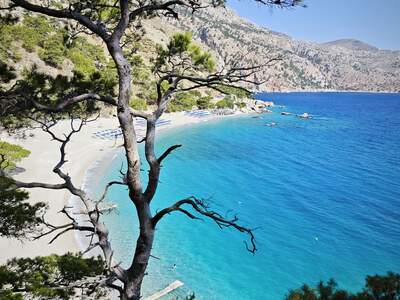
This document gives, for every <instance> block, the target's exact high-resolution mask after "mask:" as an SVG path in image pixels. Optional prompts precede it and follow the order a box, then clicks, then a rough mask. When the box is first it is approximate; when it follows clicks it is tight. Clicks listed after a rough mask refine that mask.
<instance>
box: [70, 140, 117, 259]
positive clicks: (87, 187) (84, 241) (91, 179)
mask: <svg viewBox="0 0 400 300" xmlns="http://www.w3.org/2000/svg"><path fill="white" fill-rule="evenodd" d="M119 151H120V148H114V149H112V150H110V151H107V152H106V153H104V155H102V156H101V157H100V158H99V159H97V160H96V161H95V162H94V163H93V164H92V165H91V166H90V167H89V168H88V169H87V170H86V171H85V174H84V176H83V180H82V184H81V189H82V190H84V191H85V192H86V193H87V195H88V196H89V197H90V198H92V199H95V197H96V195H95V191H94V190H93V187H95V186H97V183H98V180H100V179H101V176H103V175H104V171H105V170H106V169H107V168H108V166H109V164H111V162H112V161H113V160H114V159H115V158H116V157H117V156H118V152H119ZM68 206H69V207H71V209H70V211H71V212H72V213H73V215H74V218H75V219H76V220H77V221H78V224H79V225H86V226H87V225H88V223H89V219H88V217H87V214H86V213H82V212H84V211H86V208H85V206H84V204H83V202H82V200H81V199H80V198H79V197H77V196H72V197H71V198H70V199H69V201H68ZM75 241H76V243H77V245H78V248H79V249H80V251H85V250H86V249H87V248H88V246H89V243H90V238H89V237H88V236H87V235H86V234H85V233H84V232H81V231H76V232H75ZM94 242H96V240H94ZM89 253H90V255H99V254H100V252H99V251H96V250H92V251H90V252H89Z"/></svg>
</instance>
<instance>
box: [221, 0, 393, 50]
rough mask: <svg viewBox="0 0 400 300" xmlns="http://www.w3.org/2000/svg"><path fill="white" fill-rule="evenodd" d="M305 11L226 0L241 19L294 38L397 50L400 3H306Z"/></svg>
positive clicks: (310, 0) (311, 0) (317, 0)
mask: <svg viewBox="0 0 400 300" xmlns="http://www.w3.org/2000/svg"><path fill="white" fill-rule="evenodd" d="M305 4H307V8H296V9H290V10H287V9H285V10H282V9H271V8H267V7H263V6H262V5H260V4H256V3H255V1H253V0H241V1H239V0H228V6H229V7H231V8H233V9H234V10H235V11H236V12H237V13H239V15H241V16H242V17H244V18H246V19H248V20H250V21H252V22H253V23H256V24H258V25H261V26H264V27H266V28H269V29H272V30H274V31H278V32H282V33H285V34H287V35H289V36H291V37H293V38H295V39H299V40H305V41H312V42H329V41H333V40H338V39H343V38H354V39H358V40H361V41H363V42H366V43H368V44H371V45H373V46H376V47H378V48H381V49H390V50H400V0H305Z"/></svg>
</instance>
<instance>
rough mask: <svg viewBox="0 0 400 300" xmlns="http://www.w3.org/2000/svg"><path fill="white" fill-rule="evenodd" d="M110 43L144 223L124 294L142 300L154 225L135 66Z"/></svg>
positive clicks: (130, 171) (132, 185)
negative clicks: (137, 122)
mask: <svg viewBox="0 0 400 300" xmlns="http://www.w3.org/2000/svg"><path fill="white" fill-rule="evenodd" d="M107 46H108V49H109V51H110V53H111V55H112V57H113V59H114V61H115V63H116V65H117V69H118V75H119V76H118V77H119V95H118V120H119V123H120V125H121V129H122V134H123V137H124V148H125V152H126V153H125V155H126V159H127V185H128V188H129V196H130V199H131V201H132V202H133V203H134V205H135V207H136V211H137V217H138V220H139V224H140V232H139V237H138V239H137V242H136V249H135V254H134V257H133V261H132V263H131V266H130V267H129V269H127V270H126V278H125V281H124V285H123V289H122V292H121V295H120V298H121V299H123V300H139V299H140V297H141V286H142V282H143V278H144V275H145V272H146V268H147V265H148V262H149V258H150V254H151V249H152V247H153V241H154V227H153V223H152V215H151V211H150V205H149V203H148V202H147V201H146V200H145V197H144V195H143V192H142V183H141V179H140V164H141V163H140V157H139V151H138V144H137V139H136V132H135V128H134V123H133V121H134V119H133V115H132V113H131V110H130V109H129V102H130V98H131V95H132V78H131V66H130V64H129V62H128V61H127V59H126V58H125V57H124V55H123V51H122V49H121V47H120V45H119V42H118V40H115V41H111V42H110V43H108V45H107ZM146 146H147V145H146ZM152 146H153V145H152Z"/></svg>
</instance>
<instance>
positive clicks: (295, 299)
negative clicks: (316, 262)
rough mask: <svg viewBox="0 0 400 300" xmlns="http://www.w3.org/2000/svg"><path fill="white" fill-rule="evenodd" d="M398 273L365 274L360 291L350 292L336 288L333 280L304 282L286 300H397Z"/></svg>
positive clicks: (399, 297) (398, 291) (399, 282)
mask: <svg viewBox="0 0 400 300" xmlns="http://www.w3.org/2000/svg"><path fill="white" fill-rule="evenodd" d="M399 299H400V274H397V273H393V272H388V273H387V274H386V275H374V276H367V277H366V279H365V287H364V289H363V290H362V291H361V292H358V293H352V292H349V291H346V290H342V289H338V285H337V283H336V281H335V280H333V279H331V280H329V281H328V282H326V283H324V282H322V281H321V282H320V283H318V284H317V285H316V286H315V287H310V286H309V285H307V284H304V285H303V286H302V287H300V288H298V289H296V290H292V291H290V292H289V294H288V295H287V296H286V300H399Z"/></svg>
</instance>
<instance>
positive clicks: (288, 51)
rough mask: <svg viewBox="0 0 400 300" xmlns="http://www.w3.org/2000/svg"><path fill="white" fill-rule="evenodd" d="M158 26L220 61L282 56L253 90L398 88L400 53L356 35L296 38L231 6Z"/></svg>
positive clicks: (251, 62) (251, 61) (250, 61)
mask: <svg viewBox="0 0 400 300" xmlns="http://www.w3.org/2000/svg"><path fill="white" fill-rule="evenodd" d="M157 26H158V30H161V31H163V32H164V33H165V34H166V35H167V36H168V35H170V34H171V32H170V31H182V30H183V31H190V32H192V33H193V35H194V37H195V38H196V39H197V40H198V41H199V42H201V43H202V44H204V45H205V46H206V47H208V48H209V49H211V50H212V51H213V52H214V54H215V56H216V57H217V59H218V60H219V61H220V62H221V61H222V60H223V58H224V57H226V56H233V55H234V54H235V53H239V54H241V55H242V56H243V57H242V59H243V63H245V64H247V65H254V64H262V63H263V62H265V61H266V60H267V59H269V58H271V57H273V56H283V60H282V61H281V62H280V63H278V64H275V65H274V66H272V67H270V68H268V69H266V70H264V71H262V72H261V73H260V74H259V75H258V80H259V82H262V81H264V80H267V82H266V83H262V84H260V85H258V86H249V87H250V88H252V89H254V90H263V91H367V92H399V91H400V51H391V50H380V49H378V48H376V47H374V46H371V45H368V44H366V43H364V42H362V41H358V40H354V39H342V40H337V41H332V42H328V43H322V44H318V43H313V42H307V41H299V40H295V39H293V38H291V37H289V36H288V35H286V34H284V33H279V32H275V31H272V30H270V29H268V28H266V27H261V26H258V25H256V24H254V23H253V22H251V21H248V20H246V19H243V18H241V17H240V16H238V15H237V14H236V12H234V11H233V10H231V9H229V8H213V9H204V10H201V11H199V12H196V14H194V15H192V14H191V13H190V12H189V11H183V12H182V17H181V19H180V20H179V21H177V20H172V19H169V20H168V21H166V20H165V19H160V20H159V21H158V24H157V22H155V23H153V24H151V26H150V27H152V29H154V28H157ZM168 27H169V29H166V28H168ZM152 29H150V31H151V30H152Z"/></svg>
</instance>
